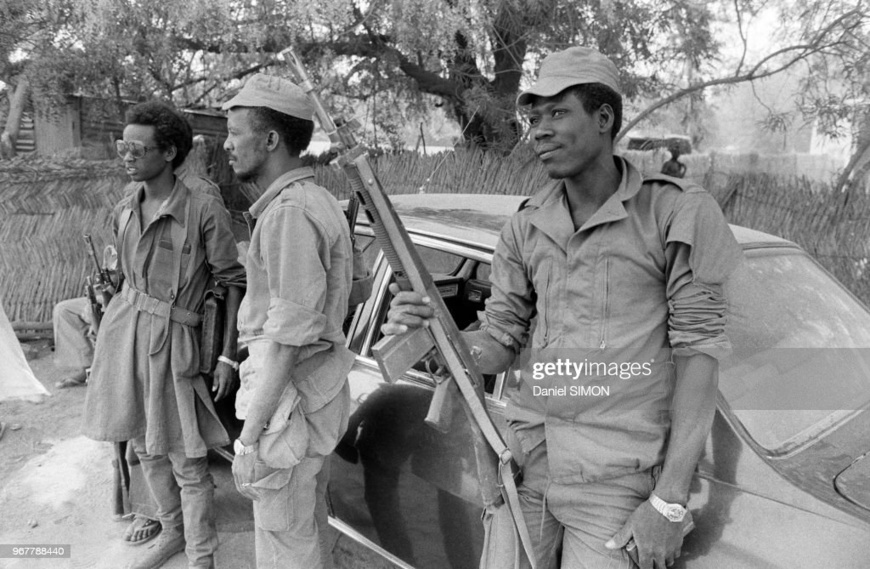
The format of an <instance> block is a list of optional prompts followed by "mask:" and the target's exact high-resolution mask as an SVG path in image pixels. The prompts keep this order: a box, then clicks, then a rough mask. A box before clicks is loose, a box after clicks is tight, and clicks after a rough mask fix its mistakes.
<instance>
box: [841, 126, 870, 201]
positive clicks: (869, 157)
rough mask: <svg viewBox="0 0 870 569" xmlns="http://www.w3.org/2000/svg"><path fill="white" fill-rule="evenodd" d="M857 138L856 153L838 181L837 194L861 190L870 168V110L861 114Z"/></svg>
mask: <svg viewBox="0 0 870 569" xmlns="http://www.w3.org/2000/svg"><path fill="white" fill-rule="evenodd" d="M860 121H861V122H860V125H859V126H858V129H857V134H856V137H855V151H854V153H853V154H852V157H851V158H850V159H849V163H848V164H847V165H846V167H845V168H844V169H843V172H842V173H841V174H840V177H839V179H838V180H837V185H836V188H835V191H836V193H840V192H841V191H844V190H846V191H850V190H852V189H860V187H861V182H862V181H863V176H864V175H866V173H867V169H868V168H870V110H864V111H863V112H862V113H861V118H860Z"/></svg>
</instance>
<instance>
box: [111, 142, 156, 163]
mask: <svg viewBox="0 0 870 569" xmlns="http://www.w3.org/2000/svg"><path fill="white" fill-rule="evenodd" d="M156 148H158V147H157V146H145V145H144V144H142V143H141V142H136V141H135V140H131V141H130V142H127V141H124V140H116V141H115V150H116V151H117V152H118V156H119V157H120V158H121V159H123V158H126V157H127V153H128V152H129V153H130V156H132V157H133V158H142V157H143V156H145V155H146V154H147V153H148V151H149V150H155V149H156Z"/></svg>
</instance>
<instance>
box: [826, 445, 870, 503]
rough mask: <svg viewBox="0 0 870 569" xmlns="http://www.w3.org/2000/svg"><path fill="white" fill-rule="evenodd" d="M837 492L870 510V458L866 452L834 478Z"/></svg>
mask: <svg viewBox="0 0 870 569" xmlns="http://www.w3.org/2000/svg"><path fill="white" fill-rule="evenodd" d="M834 487H835V488H836V489H837V492H838V493H839V494H840V495H841V496H843V497H844V498H846V499H847V500H849V501H850V502H852V503H853V504H856V505H858V506H861V507H862V508H864V509H867V510H870V459H868V458H867V455H866V454H865V455H864V456H862V457H861V458H859V459H858V460H856V461H855V462H853V463H852V464H851V465H850V466H849V468H847V469H846V470H844V471H842V472H841V473H840V474H838V475H837V477H836V478H835V479H834Z"/></svg>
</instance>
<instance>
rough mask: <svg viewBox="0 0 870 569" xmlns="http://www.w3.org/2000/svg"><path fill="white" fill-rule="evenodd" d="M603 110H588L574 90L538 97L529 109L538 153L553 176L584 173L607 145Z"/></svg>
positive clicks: (571, 175) (564, 176)
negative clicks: (589, 111)
mask: <svg viewBox="0 0 870 569" xmlns="http://www.w3.org/2000/svg"><path fill="white" fill-rule="evenodd" d="M601 112H602V111H601V110H600V109H599V110H597V111H595V112H593V113H587V112H586V110H585V109H584V108H583V103H582V102H581V101H580V99H578V98H577V96H576V95H574V94H573V93H568V94H566V95H563V96H561V97H560V96H559V95H557V96H555V97H537V99H536V100H535V102H534V103H532V107H531V110H530V111H529V123H530V125H531V132H530V135H531V138H532V141H533V142H534V148H535V154H537V155H538V158H539V159H540V160H541V162H543V163H544V167H545V168H546V170H547V174H549V176H550V177H551V178H558V179H561V178H571V177H574V176H577V175H579V174H582V173H583V172H584V171H585V170H586V169H587V168H588V167H589V165H590V164H591V163H592V162H594V161H595V160H596V159H597V158H598V157H599V156H600V155H601V152H602V151H604V150H605V149H606V148H607V146H606V144H605V141H606V140H609V136H610V132H609V131H607V132H605V133H604V134H603V135H602V132H601V119H602V117H601Z"/></svg>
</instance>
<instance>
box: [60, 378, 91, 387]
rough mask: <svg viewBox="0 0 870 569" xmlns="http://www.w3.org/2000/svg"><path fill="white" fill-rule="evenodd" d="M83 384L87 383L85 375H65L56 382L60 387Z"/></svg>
mask: <svg viewBox="0 0 870 569" xmlns="http://www.w3.org/2000/svg"><path fill="white" fill-rule="evenodd" d="M82 385H87V379H85V378H84V377H78V376H70V377H65V378H63V379H61V380H60V381H58V382H57V383H55V384H54V386H55V387H57V388H58V389H67V388H69V387H80V386H82Z"/></svg>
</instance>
